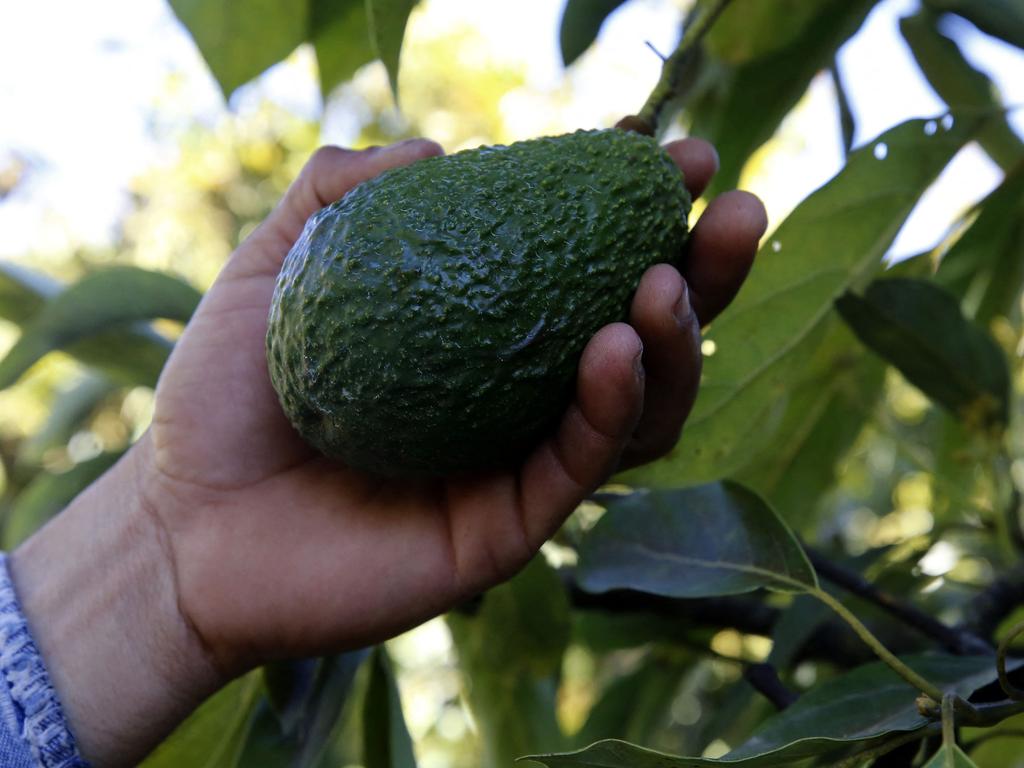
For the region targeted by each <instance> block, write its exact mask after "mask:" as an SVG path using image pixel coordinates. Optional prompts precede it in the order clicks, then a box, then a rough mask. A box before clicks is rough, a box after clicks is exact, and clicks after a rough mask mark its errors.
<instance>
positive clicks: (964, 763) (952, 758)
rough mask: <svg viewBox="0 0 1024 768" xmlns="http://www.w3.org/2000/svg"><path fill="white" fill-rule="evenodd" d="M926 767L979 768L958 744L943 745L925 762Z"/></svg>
mask: <svg viewBox="0 0 1024 768" xmlns="http://www.w3.org/2000/svg"><path fill="white" fill-rule="evenodd" d="M924 768H978V766H977V765H976V764H975V762H974V761H973V760H971V758H969V757H968V756H967V755H965V754H964V752H963V750H962V749H960V747H958V746H957V745H956V744H954V745H952V746H950V747H947V746H945V745H943V746H942V747H941V748H940V749H939V751H938V752H936V753H935V754H934V755H933V756H932V759H931V760H929V761H928V762H927V763H925V764H924Z"/></svg>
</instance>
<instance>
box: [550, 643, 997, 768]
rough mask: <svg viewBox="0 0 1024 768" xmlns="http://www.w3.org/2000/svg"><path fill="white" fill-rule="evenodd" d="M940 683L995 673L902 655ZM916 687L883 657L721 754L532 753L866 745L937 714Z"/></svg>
mask: <svg viewBox="0 0 1024 768" xmlns="http://www.w3.org/2000/svg"><path fill="white" fill-rule="evenodd" d="M902 660H903V661H904V662H905V663H906V664H908V665H909V666H910V667H911V668H912V669H914V670H915V671H916V672H918V673H919V674H921V675H923V676H924V677H926V678H927V679H929V680H931V681H933V682H935V683H936V684H937V685H938V686H939V687H940V688H942V689H943V690H947V691H953V692H955V693H957V694H959V695H961V696H964V697H967V696H969V695H970V694H971V693H973V692H974V691H976V690H978V689H979V688H982V687H984V686H985V685H987V684H989V683H990V682H991V681H992V680H994V679H995V676H996V674H995V664H994V663H993V660H992V659H991V658H990V657H987V656H940V655H919V656H908V657H904V658H903V659H902ZM916 697H917V691H915V690H914V689H913V688H912V687H911V686H909V685H908V684H907V683H906V682H904V681H903V680H902V679H901V678H899V677H898V676H897V675H896V674H895V673H894V672H893V671H892V670H891V669H889V667H887V666H886V665H884V664H882V663H881V662H875V663H872V664H867V665H864V666H862V667H858V668H857V669H854V670H852V671H850V672H848V673H846V674H844V675H841V676H840V677H836V678H832V679H830V680H828V681H826V682H824V683H822V684H821V685H819V686H817V687H815V688H814V689H812V690H810V691H808V692H807V693H805V694H804V695H803V696H801V697H800V699H798V700H797V701H796V703H794V704H793V705H791V706H790V707H788V708H787V709H785V710H783V711H782V712H779V713H778V714H776V715H773V716H772V717H770V718H769V719H768V720H766V721H764V722H763V723H762V724H761V726H759V727H758V729H757V730H756V731H755V733H754V734H753V736H751V738H750V739H749V740H748V741H747V742H745V743H744V744H742V745H740V746H739V747H738V748H736V749H734V750H733V751H732V752H730V753H729V754H727V755H725V756H724V757H722V758H719V759H717V760H715V759H710V758H696V757H676V756H672V755H665V754H663V753H660V752H655V751H653V750H649V749H644V748H643V747H639V746H636V745H634V744H629V743H627V742H622V741H614V740H608V741H599V742H597V743H596V744H591V745H590V746H589V747H587V748H585V749H582V750H580V751H578V752H571V753H567V754H555V755H535V756H531V758H530V759H532V760H535V761H537V762H539V763H542V764H544V765H546V766H549V768H706V767H707V766H722V765H727V766H728V765H733V766H742V768H769V766H779V765H787V764H790V763H793V762H796V761H798V760H801V759H803V758H806V757H814V756H818V755H826V754H829V753H831V752H834V751H835V750H836V749H839V748H843V747H851V746H857V747H860V748H868V747H870V746H873V745H875V744H878V743H880V742H882V741H883V740H885V739H887V738H889V737H891V736H892V735H894V734H900V733H910V732H915V731H921V730H924V729H925V728H928V727H929V726H933V725H934V723H933V721H931V720H929V719H928V718H926V717H924V716H923V715H921V714H920V712H918V710H917V705H916V702H915V700H916Z"/></svg>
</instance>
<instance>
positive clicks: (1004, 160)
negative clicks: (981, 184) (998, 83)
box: [900, 11, 1024, 170]
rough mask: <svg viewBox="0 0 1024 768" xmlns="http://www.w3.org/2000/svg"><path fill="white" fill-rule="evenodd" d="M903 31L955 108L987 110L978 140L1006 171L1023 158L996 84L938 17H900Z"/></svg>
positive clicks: (938, 90)
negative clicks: (966, 54) (945, 30)
mask: <svg viewBox="0 0 1024 768" xmlns="http://www.w3.org/2000/svg"><path fill="white" fill-rule="evenodd" d="M900 32H902V33H903V39H904V40H906V41H907V45H909V46H910V50H911V51H912V52H913V54H914V58H915V59H917V63H918V65H919V66H920V67H921V71H922V72H923V73H924V76H925V77H926V78H928V82H929V83H930V84H931V86H932V88H934V89H935V92H936V93H938V94H939V97H940V98H941V99H942V100H943V101H945V102H946V103H947V104H948V105H949V106H950V107H951V108H953V109H961V110H971V109H973V110H978V111H980V112H987V113H988V115H987V117H986V120H985V124H984V125H983V126H982V127H981V128H980V129H979V130H978V136H977V138H978V143H979V144H981V146H982V147H983V148H984V149H985V151H986V152H988V154H989V156H991V158H992V159H993V160H995V161H996V163H998V164H999V165H1000V166H1001V167H1002V168H1003V170H1007V169H1009V168H1012V167H1013V166H1014V165H1016V164H1017V163H1018V162H1020V160H1021V158H1022V157H1024V142H1022V141H1021V140H1020V138H1019V137H1018V136H1017V134H1016V133H1014V132H1013V128H1011V127H1010V123H1009V122H1008V121H1007V119H1006V114H1005V113H1004V112H1003V106H1002V104H1001V103H1000V101H999V99H998V97H997V96H996V91H995V86H994V85H993V84H992V81H991V80H989V79H988V76H986V75H985V74H983V73H982V72H979V71H978V70H977V69H975V68H974V67H972V66H971V64H970V62H968V61H967V59H966V58H964V55H963V53H961V52H960V47H959V46H958V45H957V44H956V43H955V42H954V41H953V40H951V39H950V38H948V37H946V36H945V35H944V34H942V32H940V31H939V26H938V17H937V16H936V14H934V13H930V12H928V11H921V12H919V13H917V14H915V15H913V16H908V17H906V18H903V19H900Z"/></svg>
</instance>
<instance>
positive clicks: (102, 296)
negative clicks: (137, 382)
mask: <svg viewBox="0 0 1024 768" xmlns="http://www.w3.org/2000/svg"><path fill="white" fill-rule="evenodd" d="M201 298H202V296H201V294H200V293H199V292H198V291H197V290H196V289H195V288H193V287H192V286H190V285H188V284H187V283H185V282H183V281H181V280H179V279H178V278H176V277H172V276H171V275H166V274H162V273H159V272H149V271H147V270H144V269H139V268H138V267H110V268H107V269H103V270H99V271H96V272H93V273H91V274H89V275H86V276H85V277H83V278H82V279H81V280H79V281H78V282H77V283H75V284H73V285H71V286H68V287H67V288H65V289H64V290H63V291H61V292H60V293H59V294H57V295H56V296H54V297H53V298H52V299H50V300H49V301H47V302H46V304H45V305H44V306H43V307H42V308H41V309H40V310H39V311H38V312H37V313H36V314H35V315H34V316H33V317H32V319H31V321H30V322H28V323H26V324H25V325H24V327H23V329H22V334H21V336H20V337H19V338H18V341H17V342H16V343H15V345H14V346H13V347H12V348H11V350H10V351H9V352H8V353H7V356H6V357H4V359H3V360H2V361H0V389H2V388H5V387H9V386H10V385H11V384H13V383H14V382H15V381H17V379H18V378H19V377H20V376H21V375H22V374H23V373H24V372H25V371H26V370H28V368H29V367H30V366H31V365H32V364H33V363H35V362H36V361H37V360H39V359H40V358H41V357H43V355H45V354H47V353H48V352H51V351H53V350H56V349H63V348H65V347H67V346H69V345H71V344H74V343H75V342H79V341H81V340H84V339H87V338H89V337H91V336H95V335H96V334H99V333H103V332H106V331H111V330H118V329H122V328H123V327H124V326H127V325H130V324H132V323H135V322H137V321H141V320H152V319H155V318H168V319H171V320H178V321H180V322H183V323H184V322H187V321H188V319H189V317H191V316H192V312H193V311H194V310H195V308H196V306H197V305H198V304H199V300H200V299H201ZM116 352H117V354H120V355H123V354H124V351H123V350H116Z"/></svg>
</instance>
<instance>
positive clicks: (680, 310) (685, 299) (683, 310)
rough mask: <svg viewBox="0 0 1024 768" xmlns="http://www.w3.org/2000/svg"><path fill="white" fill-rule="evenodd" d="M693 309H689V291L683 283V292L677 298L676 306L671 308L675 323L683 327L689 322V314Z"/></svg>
mask: <svg viewBox="0 0 1024 768" xmlns="http://www.w3.org/2000/svg"><path fill="white" fill-rule="evenodd" d="M692 312H693V309H692V308H691V307H690V289H689V287H688V286H687V285H686V283H683V292H682V294H680V296H679V300H678V301H677V302H676V305H675V306H674V307H673V308H672V314H673V315H675V318H676V322H677V323H678V324H679V325H680V326H683V325H685V324H686V323H688V322H689V321H690V314H691V313H692Z"/></svg>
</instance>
